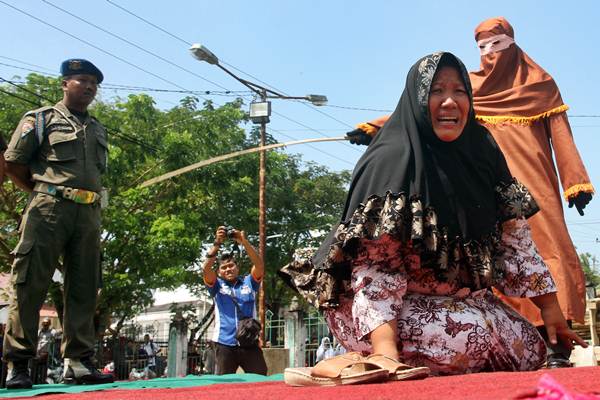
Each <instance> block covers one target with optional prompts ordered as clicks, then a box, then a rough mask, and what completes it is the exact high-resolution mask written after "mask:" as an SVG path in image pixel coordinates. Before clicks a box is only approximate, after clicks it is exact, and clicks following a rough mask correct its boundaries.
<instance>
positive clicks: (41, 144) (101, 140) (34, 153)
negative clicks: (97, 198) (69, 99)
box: [4, 102, 108, 193]
mask: <svg viewBox="0 0 600 400" xmlns="http://www.w3.org/2000/svg"><path fill="white" fill-rule="evenodd" d="M40 113H43V117H44V118H41V117H40V115H39V114H40ZM36 115H38V117H37V118H36ZM39 124H43V125H44V127H43V129H40V128H38V125H39ZM107 155H108V145H107V135H106V131H105V129H104V127H103V126H102V125H101V124H100V123H99V122H98V121H97V120H96V119H95V118H92V117H90V116H89V115H88V116H86V119H85V121H83V124H82V123H81V122H80V121H79V119H77V117H76V116H74V115H73V114H71V112H70V111H69V109H68V108H67V107H66V106H65V105H64V104H63V103H62V102H59V103H57V104H56V105H55V106H54V107H43V108H41V109H37V110H32V111H29V112H28V113H26V114H25V116H24V117H23V118H22V119H21V122H19V125H18V126H17V129H16V130H15V132H14V133H13V136H12V138H11V140H10V143H9V145H8V149H7V150H6V153H5V154H4V158H5V159H6V161H9V162H14V163H19V164H26V165H28V166H29V170H30V171H31V176H32V180H34V181H35V182H45V183H49V184H54V185H62V186H67V187H72V188H77V189H85V190H91V191H94V192H97V193H99V192H100V190H101V189H102V185H101V179H100V176H101V174H103V173H104V171H105V170H106V163H107Z"/></svg>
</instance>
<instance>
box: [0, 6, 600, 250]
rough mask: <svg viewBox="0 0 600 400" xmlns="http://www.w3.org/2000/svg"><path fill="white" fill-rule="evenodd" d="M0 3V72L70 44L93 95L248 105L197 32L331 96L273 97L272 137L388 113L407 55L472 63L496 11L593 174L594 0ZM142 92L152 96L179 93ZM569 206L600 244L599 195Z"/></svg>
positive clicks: (264, 71)
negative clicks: (318, 101) (87, 70)
mask: <svg viewBox="0 0 600 400" xmlns="http://www.w3.org/2000/svg"><path fill="white" fill-rule="evenodd" d="M57 7H58V8H57ZM59 8H60V9H62V10H63V11H61V10H60V9H59ZM19 10H21V11H19ZM24 13H27V14H29V15H26V14H24ZM0 15H1V16H2V24H0V32H1V37H2V38H3V39H2V40H0V77H2V78H5V79H12V78H15V77H16V76H20V77H23V76H26V75H27V74H28V72H29V71H27V69H33V70H37V71H41V72H45V73H49V74H54V75H57V74H58V69H59V66H60V63H61V62H62V61H63V60H65V59H67V58H72V57H80V58H86V59H89V60H91V61H93V62H94V64H96V65H97V66H98V67H99V68H100V69H101V70H102V71H103V73H104V76H105V82H104V85H103V87H102V88H101V90H100V91H99V96H100V98H101V99H102V100H110V99H112V98H113V97H115V96H122V97H125V96H127V95H128V94H129V93H131V92H130V91H125V90H115V89H114V88H115V85H121V86H123V85H124V86H129V87H131V86H135V87H145V88H151V89H160V90H170V91H172V90H176V91H181V90H186V91H201V92H206V91H209V92H210V94H208V95H206V94H205V95H203V98H206V99H211V100H213V101H214V102H215V103H216V104H224V103H225V102H227V101H231V100H232V99H233V98H234V97H235V96H243V97H244V98H245V99H246V100H245V101H246V104H248V103H249V102H250V101H251V100H252V96H251V95H250V94H249V93H247V91H246V88H245V87H244V86H242V85H241V84H240V83H239V82H237V81H235V80H234V79H233V78H232V77H230V76H229V75H227V74H226V73H225V72H223V71H222V70H220V69H219V68H218V67H216V66H214V65H210V64H207V63H203V62H199V61H197V60H196V59H194V58H193V57H191V55H190V53H189V51H188V48H189V46H190V45H191V44H192V43H201V44H203V45H204V46H206V47H207V48H209V49H210V50H211V51H212V52H213V53H214V54H215V55H217V56H218V57H219V60H220V62H221V64H222V65H224V66H226V67H227V68H229V69H230V70H231V71H232V72H234V73H236V74H238V75H239V76H240V77H242V78H244V79H248V80H250V81H254V82H256V83H259V84H262V85H264V84H265V83H266V84H268V85H270V87H272V88H275V89H276V90H277V91H278V92H280V93H282V94H285V95H290V96H304V95H307V94H322V95H326V96H327V97H328V99H329V103H328V106H325V107H319V108H317V107H314V106H309V105H307V104H305V103H301V102H298V101H292V100H273V101H272V109H273V115H272V116H271V122H270V123H269V125H268V128H267V129H268V132H269V133H270V134H271V135H273V136H274V137H275V138H276V139H277V140H278V141H280V142H286V141H290V140H300V139H308V138H321V137H338V136H343V135H344V133H345V132H347V131H349V130H351V129H353V125H355V124H356V123H358V122H362V121H366V120H369V119H372V118H375V117H377V116H380V115H383V114H387V113H389V112H390V111H391V110H393V109H394V108H395V106H396V104H397V102H398V99H399V97H400V94H401V92H402V90H403V88H404V82H405V79H406V73H407V72H408V70H409V68H410V67H411V66H412V64H414V62H415V61H416V60H418V59H419V58H420V57H422V56H423V55H425V54H429V53H431V52H434V51H438V50H446V51H450V52H452V53H454V54H456V55H457V56H458V57H459V58H461V59H462V60H463V62H464V63H465V65H466V66H467V68H468V69H469V70H471V71H472V70H476V69H478V68H479V53H478V50H477V47H476V44H475V41H474V37H473V30H474V28H475V27H476V26H477V25H478V24H479V23H480V22H481V21H483V20H485V19H487V18H490V17H494V16H500V15H501V16H504V17H506V18H507V19H508V21H509V22H510V23H511V24H512V26H513V28H514V30H515V39H516V41H517V44H518V45H519V46H520V47H521V48H522V49H523V50H525V51H526V52H527V53H528V54H529V55H530V56H531V57H532V58H533V59H534V60H535V61H536V62H537V63H538V64H540V65H541V66H542V67H543V68H545V69H546V70H547V71H548V72H549V73H550V74H551V75H552V76H553V77H554V79H555V80H556V82H557V83H558V86H559V88H560V90H561V93H562V96H563V99H564V101H565V103H566V104H568V105H569V106H570V107H571V108H570V110H569V115H570V116H571V118H570V120H571V125H572V128H573V134H574V138H575V142H576V144H577V146H578V148H579V151H580V154H581V157H582V158H583V161H584V163H585V165H586V167H587V170H588V173H589V175H590V178H591V180H592V183H595V184H596V185H597V187H600V157H599V156H598V155H599V154H600V153H599V151H598V150H599V147H600V144H598V140H594V138H595V135H596V134H597V132H598V131H600V97H599V96H598V92H599V89H600V74H599V72H598V71H600V53H599V52H598V51H597V48H598V43H597V42H598V34H597V30H596V29H594V28H593V27H594V26H595V25H596V24H597V21H598V20H600V18H599V17H600V3H598V2H596V1H592V0H589V1H578V2H566V1H545V2H537V1H523V0H520V1H512V0H506V1H501V2H485V1H479V2H473V1H461V0H455V1H429V2H415V1H413V2H404V1H391V0H390V1H383V0H370V1H368V2H367V1H354V0H347V1H342V0H330V1H317V0H309V1H282V0H269V1H266V0H265V1H263V0H255V1H243V0H235V1H228V0H220V1H203V0H197V1H181V0H171V1H168V2H166V1H156V0H144V1H142V0H127V1H126V0H87V1H74V0H0ZM78 18H79V19H78ZM140 18H142V19H144V20H146V21H147V22H144V21H143V20H142V19H140ZM23 68H25V69H23ZM226 91H229V92H230V93H226ZM238 91H243V92H242V93H238ZM146 92H147V93H148V94H150V95H152V96H153V97H154V98H155V100H156V104H157V107H159V108H162V109H168V108H171V107H173V106H175V105H176V104H177V103H178V101H179V100H180V99H181V98H182V97H183V96H186V95H187V94H183V93H173V92H162V91H161V92H157V91H148V90H146ZM232 96H233V97H232ZM583 116H595V117H583ZM246 127H247V128H248V129H250V128H251V124H248V125H247V126H246ZM157 134H160V130H158V132H157ZM287 151H288V152H291V153H297V154H301V155H302V157H303V159H304V160H305V161H312V162H316V163H319V164H323V165H326V166H328V167H329V168H331V169H332V170H334V171H339V170H342V169H350V170H351V169H352V168H353V166H354V164H355V162H356V161H357V160H358V158H359V157H360V155H361V154H362V152H363V151H364V147H357V146H353V145H350V144H348V143H342V142H328V143H317V144H313V145H310V146H309V145H299V146H294V147H289V148H288V150H287ZM199 161H200V160H199ZM267 179H268V177H267ZM267 185H268V181H267ZM267 195H268V187H267ZM565 218H566V221H567V224H568V227H569V231H570V233H571V236H572V238H573V241H574V243H575V245H576V246H577V248H578V251H579V252H589V253H592V254H594V255H597V256H599V257H600V243H598V242H597V240H600V200H599V199H596V198H595V199H593V200H592V202H591V203H590V205H588V207H587V208H586V214H585V216H584V217H580V216H579V215H578V214H577V212H576V211H575V210H574V209H566V210H565ZM597 238H598V239H597Z"/></svg>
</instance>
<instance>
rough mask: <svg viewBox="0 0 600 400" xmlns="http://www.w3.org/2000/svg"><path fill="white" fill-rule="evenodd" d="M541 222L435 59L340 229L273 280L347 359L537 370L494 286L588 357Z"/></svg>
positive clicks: (357, 183) (460, 87)
mask: <svg viewBox="0 0 600 400" xmlns="http://www.w3.org/2000/svg"><path fill="white" fill-rule="evenodd" d="M537 211H538V208H537V205H536V204H535V201H534V199H533V198H532V197H531V195H530V194H529V192H528V191H527V189H526V188H525V187H524V186H523V185H521V184H520V183H519V182H518V181H516V180H515V179H514V178H513V177H512V176H511V174H510V171H509V170H508V167H507V165H506V162H505V159H504V156H503V154H502V152H501V151H500V149H499V148H498V146H497V145H496V143H495V142H494V139H493V138H492V137H491V135H490V134H489V133H488V131H487V130H486V129H485V128H484V127H482V126H481V125H479V124H478V123H477V122H476V120H475V116H474V112H473V102H472V93H471V86H470V82H469V78H468V74H467V71H466V69H465V67H464V65H463V64H462V62H461V61H460V60H459V59H458V58H456V57H455V56H454V55H452V54H450V53H434V54H432V55H429V56H426V57H424V58H422V59H421V60H419V61H418V62H417V63H416V64H415V65H414V66H413V67H412V68H411V70H410V72H409V74H408V78H407V81H406V88H405V89H404V92H403V93H402V97H401V98H400V102H399V103H398V106H397V108H396V110H395V111H394V113H393V115H392V116H391V117H390V119H389V120H388V122H387V123H386V124H385V126H384V127H383V129H382V130H381V131H380V132H379V133H378V134H377V136H376V137H375V138H374V139H373V141H372V143H371V144H370V146H369V147H368V149H367V151H366V152H365V154H364V155H363V156H362V157H361V159H360V160H359V161H358V163H357V165H356V167H355V169H354V173H353V176H352V183H351V185H350V191H349V193H348V198H347V200H346V205H345V210H344V213H343V216H342V219H341V221H342V222H341V223H340V224H339V225H338V226H337V227H335V229H334V230H333V231H332V232H331V233H330V234H329V236H328V238H327V239H326V240H325V242H324V243H323V244H322V245H321V247H320V248H319V249H318V251H317V252H316V253H315V254H314V255H313V254H308V253H306V252H302V251H299V252H297V253H296V255H295V259H294V261H293V262H292V263H290V264H288V265H287V266H285V267H284V268H283V269H282V270H281V271H280V275H281V276H282V277H283V278H284V279H285V280H286V281H287V282H288V283H289V284H290V285H291V286H292V287H293V288H294V289H296V290H297V291H298V292H299V293H301V294H302V295H303V296H304V297H306V299H307V300H308V301H309V302H310V303H311V304H313V305H315V306H316V307H318V308H319V309H321V310H322V311H323V312H324V315H325V318H326V320H327V323H328V325H329V328H330V329H331V331H332V332H333V334H334V335H335V337H336V338H337V340H338V341H339V342H340V343H342V344H343V345H344V347H345V348H346V349H347V350H349V351H362V352H364V353H379V354H383V355H385V356H387V357H388V358H391V359H394V360H396V361H401V362H404V363H408V364H411V365H414V366H426V367H429V368H430V369H431V371H432V373H433V374H463V373H469V372H480V371H526V370H533V369H536V368H539V367H540V366H541V365H542V364H543V362H544V361H545V352H546V347H545V344H544V341H543V340H542V338H541V337H540V336H539V334H538V332H537V330H536V329H535V328H534V327H533V326H532V325H531V324H530V323H529V322H527V320H525V319H524V318H522V317H521V316H520V315H519V314H517V313H516V312H515V311H514V310H513V309H511V308H510V307H509V306H507V305H505V304H504V303H502V302H501V301H500V300H499V299H498V298H497V297H496V296H495V295H494V294H493V292H492V288H494V289H496V290H498V291H500V292H502V293H504V294H506V295H507V296H516V297H529V298H531V299H532V300H533V301H534V303H535V304H536V305H537V306H538V307H539V308H540V310H541V312H542V316H543V318H544V322H545V325H546V329H547V330H548V332H549V336H550V338H551V340H554V341H556V340H560V341H564V342H565V343H567V344H568V346H572V343H573V341H575V342H577V343H579V344H581V345H584V346H585V342H583V340H582V339H581V338H579V337H578V336H577V335H576V334H575V333H573V332H572V331H571V330H570V329H569V328H568V326H567V324H566V322H565V320H564V318H563V316H562V313H561V311H560V308H559V307H558V302H557V300H556V295H555V292H556V287H555V284H554V282H553V280H552V277H551V276H550V273H549V271H548V269H547V268H546V265H544V263H543V261H542V259H541V258H540V256H539V255H538V254H537V250H536V248H535V246H534V244H533V242H532V241H531V238H530V231H529V228H528V224H527V222H526V218H528V217H530V216H531V215H533V214H534V213H535V212H537Z"/></svg>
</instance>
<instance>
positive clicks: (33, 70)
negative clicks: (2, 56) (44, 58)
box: [0, 62, 56, 76]
mask: <svg viewBox="0 0 600 400" xmlns="http://www.w3.org/2000/svg"><path fill="white" fill-rule="evenodd" d="M0 65H4V66H5V67H11V68H17V69H22V70H24V71H29V72H35V73H37V74H40V75H45V76H56V74H49V73H47V72H42V71H38V70H36V69H31V68H24V67H19V66H16V65H12V64H6V63H2V62H0Z"/></svg>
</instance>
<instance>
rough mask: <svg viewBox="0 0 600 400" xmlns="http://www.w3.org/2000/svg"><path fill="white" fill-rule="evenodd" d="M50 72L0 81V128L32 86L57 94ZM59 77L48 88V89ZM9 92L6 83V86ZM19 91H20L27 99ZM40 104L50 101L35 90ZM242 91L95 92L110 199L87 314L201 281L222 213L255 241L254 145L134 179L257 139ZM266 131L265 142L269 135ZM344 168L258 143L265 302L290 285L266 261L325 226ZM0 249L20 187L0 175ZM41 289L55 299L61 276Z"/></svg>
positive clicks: (16, 115) (275, 301) (13, 237)
mask: <svg viewBox="0 0 600 400" xmlns="http://www.w3.org/2000/svg"><path fill="white" fill-rule="evenodd" d="M58 83H59V82H58V81H57V80H56V79H52V78H46V77H41V76H39V75H35V74H32V75H30V76H28V77H27V80H26V83H25V84H23V85H22V87H14V86H10V87H8V86H3V87H2V90H3V92H0V101H2V103H1V104H2V108H0V129H3V130H4V132H11V131H12V130H13V129H14V127H15V126H16V125H17V123H18V120H19V119H20V118H21V116H22V115H23V113H24V112H26V111H27V110H29V109H31V108H35V106H34V105H33V104H30V103H33V102H36V101H39V98H38V97H36V95H35V94H43V95H44V97H46V98H48V99H49V100H52V99H58V98H60V90H59V84H58ZM56 88H58V90H57V89H56ZM4 92H8V93H10V94H6V93H4ZM24 99H25V100H27V101H29V102H30V103H28V102H27V101H25V100H24ZM43 103H44V104H51V103H52V102H51V101H43ZM242 105H243V103H242V101H241V100H239V99H238V100H235V101H232V102H230V103H227V104H225V105H223V106H221V107H214V105H213V104H212V102H210V101H206V102H204V103H202V104H200V102H199V101H198V99H197V98H195V97H186V98H184V99H182V100H181V102H180V104H179V105H178V106H176V107H173V108H172V109H169V110H160V109H158V108H157V107H156V106H155V103H154V100H153V99H152V98H151V97H150V96H148V95H145V94H138V95H130V96H128V97H127V98H117V99H115V100H114V101H112V102H103V101H97V102H96V103H95V104H94V106H93V107H92V109H91V112H92V114H93V115H94V116H95V117H96V118H98V119H99V120H100V121H101V122H102V123H103V124H104V125H105V126H106V127H107V128H108V132H109V140H110V153H109V169H108V173H107V175H105V177H104V178H103V184H104V185H105V186H106V187H107V188H108V192H109V195H110V196H109V197H110V204H109V206H108V208H106V209H105V210H103V222H102V227H103V234H102V245H103V288H102V290H101V293H100V297H99V301H98V309H97V324H98V329H99V331H103V330H104V327H105V326H106V324H107V323H108V318H109V317H112V318H115V319H116V320H117V321H118V323H117V327H116V332H118V331H119V329H120V328H121V326H122V324H123V322H124V321H125V320H126V319H128V318H129V317H131V316H133V315H135V314H136V313H138V312H139V311H141V310H142V309H144V308H145V307H147V306H148V305H150V304H151V302H152V294H153V290H155V289H164V290H169V289H173V288H175V287H178V286H180V285H186V286H188V287H189V288H191V289H193V290H197V291H200V290H203V289H202V287H203V285H202V283H201V282H202V280H201V277H200V268H199V265H200V263H201V261H202V255H201V249H202V247H203V244H204V243H212V241H213V240H214V237H213V236H214V231H215V229H216V227H217V226H219V225H221V224H224V223H225V224H230V225H234V226H235V227H236V228H238V229H243V230H245V231H246V232H247V234H248V236H249V237H250V239H251V241H253V243H254V244H255V245H256V244H257V232H258V155H257V154H252V155H247V156H243V157H239V158H234V159H231V160H228V161H226V162H222V163H218V164H213V165H210V166H207V167H205V168H202V169H199V170H196V171H193V172H190V173H188V174H185V175H181V176H178V177H176V178H174V179H171V180H169V181H166V182H163V183H161V184H157V185H154V186H151V187H148V188H145V189H140V188H139V187H138V185H139V183H141V182H142V181H143V180H145V179H148V178H150V177H152V176H156V175H160V174H162V173H166V172H168V171H171V170H174V169H177V168H181V167H183V166H186V165H189V164H191V163H194V162H197V161H199V160H202V159H208V158H211V157H214V156H217V155H221V154H226V153H230V152H233V151H237V150H242V149H246V148H250V147H255V146H257V145H258V132H257V131H256V129H251V130H250V132H249V133H247V132H246V130H245V129H244V124H246V123H247V115H246V113H245V112H244V111H242V108H241V107H242ZM268 142H269V143H273V142H275V141H274V140H273V138H272V137H268ZM348 180H349V174H348V173H347V172H342V173H333V172H331V171H329V170H327V169H326V168H324V167H322V166H318V165H315V164H308V165H304V164H303V163H302V161H301V159H300V158H299V157H298V156H290V155H287V154H284V153H282V152H275V151H271V152H268V154H267V182H268V184H267V185H268V186H267V187H268V189H267V207H268V211H267V212H268V216H267V220H268V226H267V234H268V235H273V234H278V235H280V236H278V237H277V238H274V239H272V240H269V241H268V242H267V254H266V267H267V277H266V280H265V285H266V289H267V290H266V293H267V304H269V305H270V306H271V307H272V310H273V311H274V312H276V310H277V308H278V307H279V305H280V304H281V303H282V301H285V299H286V298H287V297H289V295H290V293H289V292H287V291H286V290H285V289H284V288H283V286H282V285H281V283H280V282H279V281H278V280H277V278H276V277H275V273H274V271H275V270H277V269H278V268H280V267H281V266H283V265H284V264H285V263H287V262H288V261H289V260H290V259H291V254H292V252H293V249H294V248H296V247H302V246H306V245H311V244H312V245H314V244H315V239H314V238H313V237H312V236H311V234H310V231H311V230H314V229H322V230H323V231H325V230H327V229H328V228H329V226H330V225H332V224H333V223H335V222H336V218H337V217H338V216H339V215H340V214H341V209H342V206H343V200H344V197H345V186H346V185H347V183H348ZM0 195H1V196H2V199H3V203H2V208H1V210H0V257H1V259H2V260H3V263H2V268H3V270H4V271H7V270H8V268H9V266H10V256H9V252H10V250H11V249H12V248H13V247H14V245H15V244H16V241H17V240H18V233H17V225H18V221H19V216H20V212H21V210H22V209H23V208H24V206H25V202H26V195H25V194H24V193H22V192H20V191H18V190H17V189H15V188H14V186H13V185H12V183H10V182H6V183H5V184H4V185H3V187H2V188H1V189H0ZM55 289H56V291H53V293H54V295H53V296H52V299H53V301H54V302H55V303H56V306H57V308H58V309H60V307H61V305H60V302H61V296H60V287H57V288H55Z"/></svg>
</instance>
